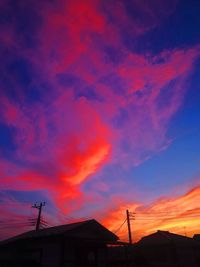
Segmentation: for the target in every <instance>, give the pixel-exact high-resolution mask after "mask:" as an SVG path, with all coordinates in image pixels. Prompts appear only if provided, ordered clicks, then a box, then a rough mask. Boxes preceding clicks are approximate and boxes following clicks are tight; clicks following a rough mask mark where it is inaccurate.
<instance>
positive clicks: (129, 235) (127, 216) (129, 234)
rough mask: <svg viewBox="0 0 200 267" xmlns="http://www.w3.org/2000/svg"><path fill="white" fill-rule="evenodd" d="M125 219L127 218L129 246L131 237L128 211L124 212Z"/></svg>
mask: <svg viewBox="0 0 200 267" xmlns="http://www.w3.org/2000/svg"><path fill="white" fill-rule="evenodd" d="M126 218H127V225H128V238H129V244H130V245H131V244H132V236H131V225H130V216H129V211H128V210H126Z"/></svg>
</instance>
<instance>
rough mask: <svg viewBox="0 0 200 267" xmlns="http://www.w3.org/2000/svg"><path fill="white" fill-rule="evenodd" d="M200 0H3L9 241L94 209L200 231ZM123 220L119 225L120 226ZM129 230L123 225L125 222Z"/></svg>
mask: <svg viewBox="0 0 200 267" xmlns="http://www.w3.org/2000/svg"><path fill="white" fill-rule="evenodd" d="M199 14H200V1H199V0H190V1H189V0H180V1H178V0H149V1H146V0H43V1H40V0H17V1H13V0H1V1H0V213H1V218H0V239H4V238H7V237H10V236H12V235H14V234H18V233H21V232H24V231H28V230H31V229H33V228H34V226H32V225H31V223H30V220H31V219H33V218H36V217H37V210H36V209H33V208H32V207H31V206H32V205H33V204H35V203H39V202H40V201H46V206H45V207H44V208H43V219H44V220H45V221H47V223H48V225H49V226H54V225H59V224H65V223H70V222H74V221H79V220H85V219H91V218H94V219H96V220H98V221H99V222H100V223H102V224H103V225H105V226H106V227H108V228H109V229H110V230H112V231H113V232H116V234H117V235H118V236H119V237H120V238H121V240H127V226H126V223H125V224H124V225H123V226H122V227H121V228H120V226H121V225H122V223H123V222H124V220H125V218H126V217H125V216H126V214H125V211H126V209H129V210H130V212H135V213H136V214H135V220H132V221H131V227H132V234H133V240H134V242H135V241H137V240H138V239H139V238H141V237H142V236H144V235H147V234H150V233H152V232H154V231H156V230H158V229H160V230H169V231H171V232H175V233H179V234H182V235H188V236H192V235H193V234H194V233H200V75H199V73H200V57H199V55H200V32H199V28H200V16H199ZM119 228H120V229H119ZM117 230H118V231H117Z"/></svg>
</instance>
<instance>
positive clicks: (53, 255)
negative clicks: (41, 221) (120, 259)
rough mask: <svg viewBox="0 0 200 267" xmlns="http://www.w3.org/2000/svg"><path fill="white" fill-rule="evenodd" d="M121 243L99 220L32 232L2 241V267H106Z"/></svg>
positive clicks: (0, 263) (0, 252) (0, 246)
mask: <svg viewBox="0 0 200 267" xmlns="http://www.w3.org/2000/svg"><path fill="white" fill-rule="evenodd" d="M117 240H118V237H117V236H116V235H115V234H113V233H112V232H110V231H109V230H108V229H107V228H105V227H104V226H102V225H101V224H100V223H98V222H97V221H96V220H87V221H83V222H78V223H72V224H66V225H60V226H56V227H50V228H46V229H41V230H38V231H29V232H25V233H23V234H20V235H18V236H15V237H12V238H10V239H7V240H4V241H1V242H0V266H1V267H10V266H12V267H13V266H20V267H22V266H28V267H31V266H42V267H61V266H62V267H64V266H71V267H74V266H75V267H77V266H106V254H107V245H108V244H116V243H117Z"/></svg>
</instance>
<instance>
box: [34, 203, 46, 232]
mask: <svg viewBox="0 0 200 267" xmlns="http://www.w3.org/2000/svg"><path fill="white" fill-rule="evenodd" d="M45 205H46V203H45V202H40V204H37V203H35V204H34V205H33V206H32V208H35V209H38V217H37V223H36V228H35V230H36V231H38V230H39V229H40V221H41V213H42V207H44V206H45Z"/></svg>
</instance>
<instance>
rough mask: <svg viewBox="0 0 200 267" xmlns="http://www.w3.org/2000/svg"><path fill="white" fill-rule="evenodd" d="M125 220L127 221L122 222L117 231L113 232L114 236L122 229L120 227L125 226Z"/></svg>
mask: <svg viewBox="0 0 200 267" xmlns="http://www.w3.org/2000/svg"><path fill="white" fill-rule="evenodd" d="M126 220H127V219H125V220H124V222H123V223H122V224H121V225H120V226H119V227H118V228H117V230H116V231H114V234H116V233H117V232H118V231H119V230H120V229H121V228H122V226H123V225H124V224H125V222H126Z"/></svg>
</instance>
